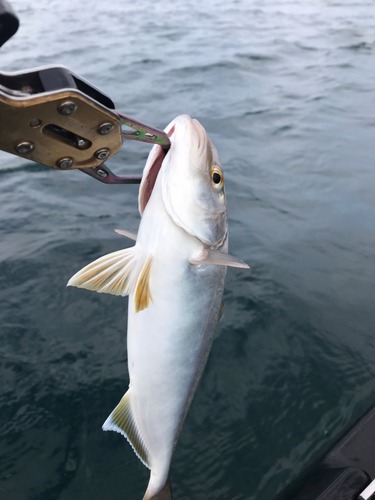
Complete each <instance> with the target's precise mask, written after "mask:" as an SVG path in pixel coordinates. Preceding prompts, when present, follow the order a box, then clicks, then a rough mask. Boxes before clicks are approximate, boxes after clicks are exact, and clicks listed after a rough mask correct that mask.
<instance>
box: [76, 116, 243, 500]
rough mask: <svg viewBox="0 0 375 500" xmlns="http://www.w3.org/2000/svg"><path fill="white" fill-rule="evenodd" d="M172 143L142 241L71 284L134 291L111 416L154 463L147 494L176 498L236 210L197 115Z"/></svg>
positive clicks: (173, 126)
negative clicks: (188, 420) (178, 452)
mask: <svg viewBox="0 0 375 500" xmlns="http://www.w3.org/2000/svg"><path fill="white" fill-rule="evenodd" d="M165 132H166V133H167V134H168V136H169V138H170V141H171V146H170V149H169V150H168V152H167V153H165V151H164V150H163V149H162V148H161V147H160V146H158V145H155V146H153V148H152V149H151V151H150V154H149V156H148V159H147V162H146V165H145V168H144V171H143V176H142V181H141V184H140V188H139V197H138V203H139V211H140V214H141V221H140V225H139V230H138V233H137V234H133V233H130V232H128V231H124V230H117V232H118V233H119V234H121V235H123V236H126V237H128V238H130V239H132V240H135V245H134V246H133V247H130V248H126V249H123V250H119V251H116V252H113V253H110V254H108V255H105V256H103V257H100V258H99V259H97V260H96V261H94V262H93V263H91V264H89V265H87V266H86V267H84V268H83V269H82V270H81V271H79V272H78V273H76V274H75V275H74V276H73V277H72V278H71V279H70V280H69V282H68V285H69V286H76V287H80V288H86V289H88V290H94V291H96V292H99V293H109V294H114V295H120V296H125V295H128V296H129V302H128V330H127V352H128V370H129V379H130V383H129V388H128V390H127V392H126V393H125V394H124V396H123V397H122V399H121V400H120V402H119V404H118V405H117V406H116V408H115V409H114V410H113V411H112V413H111V414H110V415H109V417H108V418H107V420H106V421H105V422H104V424H103V430H105V431H109V430H111V431H115V432H119V433H120V434H122V435H123V436H124V437H125V438H126V439H127V440H128V442H129V443H130V445H131V446H132V448H133V450H134V452H135V453H136V455H137V456H138V458H139V459H140V460H141V461H142V462H143V464H144V465H145V466H146V467H148V468H149V469H150V479H149V483H148V486H147V489H146V492H145V495H144V497H143V500H171V499H172V491H171V485H170V479H169V469H170V464H171V460H172V455H173V452H174V450H175V447H176V444H177V440H178V437H179V434H180V431H181V428H182V425H183V423H184V420H185V417H186V414H187V412H188V409H189V407H190V404H191V402H192V399H193V396H194V393H195V391H196V389H197V385H198V382H199V380H200V379H201V376H202V373H203V370H204V367H205V365H206V362H207V358H208V355H209V352H210V349H211V345H212V341H213V338H214V333H215V328H216V324H217V322H218V321H219V319H220V317H221V316H222V314H223V306H222V300H223V290H224V280H225V275H226V270H227V267H228V266H231V267H238V268H249V266H248V265H247V264H245V263H244V262H242V261H241V260H239V259H237V258H236V257H233V256H231V255H229V254H228V218H227V208H226V197H225V190H224V176H223V169H222V166H221V162H220V158H219V154H218V152H217V150H216V148H215V146H214V145H213V144H212V142H211V140H210V139H209V137H208V135H207V133H206V131H205V129H204V128H203V126H202V125H201V124H200V123H199V122H198V121H197V120H195V119H192V118H190V117H189V116H188V115H180V116H178V117H177V118H175V119H174V120H173V121H172V122H171V123H170V124H169V125H168V126H167V127H166V129H165Z"/></svg>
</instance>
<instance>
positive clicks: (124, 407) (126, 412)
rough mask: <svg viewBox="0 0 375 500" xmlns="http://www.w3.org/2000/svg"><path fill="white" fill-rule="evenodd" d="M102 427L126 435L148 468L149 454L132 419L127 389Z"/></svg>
mask: <svg viewBox="0 0 375 500" xmlns="http://www.w3.org/2000/svg"><path fill="white" fill-rule="evenodd" d="M102 429H103V431H115V432H119V433H120V434H122V435H123V436H124V437H126V439H127V440H128V442H129V444H130V446H131V447H132V448H133V450H134V452H135V454H136V455H137V457H138V458H139V460H140V461H141V462H142V463H143V464H144V465H145V466H146V467H148V468H149V469H150V465H149V454H148V451H147V448H146V445H145V443H144V442H143V439H142V436H141V434H140V432H139V430H138V428H137V425H136V423H135V420H134V415H133V412H132V408H131V404H130V397H129V391H128V392H126V393H125V395H124V396H123V398H122V399H121V401H120V402H119V404H118V405H117V406H116V408H115V409H114V410H113V412H112V413H111V414H110V415H109V417H108V418H107V420H106V421H105V422H104V424H103V426H102Z"/></svg>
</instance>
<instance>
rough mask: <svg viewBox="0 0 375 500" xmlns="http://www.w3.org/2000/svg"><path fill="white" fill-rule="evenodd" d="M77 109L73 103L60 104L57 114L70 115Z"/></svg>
mask: <svg viewBox="0 0 375 500" xmlns="http://www.w3.org/2000/svg"><path fill="white" fill-rule="evenodd" d="M76 109H77V105H76V104H74V102H71V101H67V102H64V103H63V104H61V106H60V107H59V112H60V113H61V114H62V115H64V116H70V115H72V114H73V113H74V112H75V111H76Z"/></svg>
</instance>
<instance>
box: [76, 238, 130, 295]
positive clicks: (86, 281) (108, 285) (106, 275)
mask: <svg viewBox="0 0 375 500" xmlns="http://www.w3.org/2000/svg"><path fill="white" fill-rule="evenodd" d="M134 248H135V247H132V248H126V249H125V250H119V251H118V252H113V253H110V254H108V255H104V257H100V259H97V260H95V261H94V262H92V263H91V264H89V265H88V266H86V267H84V268H83V269H81V270H80V271H78V273H76V274H75V275H74V276H73V277H72V278H70V280H69V281H68V285H67V286H77V287H78V288H86V289H87V290H94V291H95V292H99V293H110V294H112V295H121V296H125V295H128V294H129V293H130V289H131V284H132V283H131V280H130V273H131V272H132V270H133V268H134V265H135V262H136V259H135V250H134ZM133 281H134V280H133Z"/></svg>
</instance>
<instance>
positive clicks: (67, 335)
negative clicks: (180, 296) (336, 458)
mask: <svg viewBox="0 0 375 500" xmlns="http://www.w3.org/2000/svg"><path fill="white" fill-rule="evenodd" d="M13 6H14V8H15V10H16V11H17V13H18V15H19V17H20V20H21V28H20V30H19V32H18V34H17V35H16V36H15V37H14V38H13V39H12V40H11V41H10V42H8V43H7V44H6V45H5V46H4V47H3V48H2V49H1V50H0V68H1V70H4V71H15V70H21V69H26V68H30V67H35V66H41V65H46V64H64V65H66V66H68V67H69V68H70V69H72V70H73V71H75V72H77V73H78V74H80V75H81V76H83V77H84V78H86V79H88V80H89V81H91V82H92V83H93V84H95V85H96V86H98V87H100V88H101V89H102V90H103V91H105V92H106V93H107V94H109V95H110V96H111V97H112V99H113V100H114V101H115V103H116V106H117V108H118V109H119V110H122V111H124V112H126V113H128V114H130V115H133V116H136V117H137V118H139V119H141V120H143V121H145V122H148V123H151V124H153V125H155V126H157V127H161V128H164V127H165V126H166V125H167V124H168V123H169V121H170V120H171V119H173V118H174V117H175V116H176V115H178V114H181V113H187V114H189V115H191V116H193V117H195V118H197V119H198V120H200V121H201V123H202V124H203V125H204V126H205V128H206V129H207V131H208V133H209V135H210V137H211V139H212V141H213V142H214V144H216V146H217V148H218V149H219V153H220V155H221V158H222V163H223V166H224V169H225V170H224V171H225V177H226V191H227V200H228V214H229V229H230V252H231V253H232V254H235V255H236V256H238V257H239V258H241V259H243V260H244V261H246V262H248V263H249V264H250V266H251V270H250V271H249V272H245V271H243V270H236V269H229V271H228V275H227V282H226V289H225V296H224V303H225V311H226V314H225V317H224V319H223V321H222V322H221V323H220V324H219V326H218V329H217V336H216V340H215V342H214V345H213V348H212V352H211V355H210V358H209V361H208V365H207V368H206V371H205V373H204V376H203V379H202V382H201V384H200V386H199V389H198V391H197V394H196V397H195V399H194V402H193V405H192V407H191V410H190V412H189V414H188V416H187V419H186V423H185V425H184V428H183V431H182V434H181V437H180V440H179V444H178V446H177V449H176V452H175V456H174V459H173V462H172V470H171V474H172V483H173V489H174V496H175V499H176V500H182V499H191V500H195V499H197V500H198V499H200V500H203V499H207V498H210V499H218V500H242V499H256V500H266V499H267V500H268V499H270V498H272V497H273V496H274V495H275V494H276V493H277V492H278V491H279V490H280V489H281V488H282V487H283V486H285V485H286V484H287V483H288V482H289V481H290V480H292V479H293V478H295V477H296V476H297V475H298V473H299V472H300V471H301V470H302V469H303V468H304V467H305V466H307V465H308V464H310V463H311V462H312V461H313V460H315V459H316V458H317V457H318V456H319V455H320V454H321V453H323V452H324V451H325V450H326V449H327V448H328V447H329V446H330V445H331V444H332V443H333V442H334V441H335V439H336V438H337V437H338V436H339V435H340V433H342V432H343V430H344V429H345V428H346V427H347V426H348V425H349V424H351V423H352V422H353V421H354V420H355V419H356V418H357V417H359V416H360V415H361V414H362V413H363V411H365V410H366V409H367V408H368V407H370V406H371V405H372V404H373V403H374V402H375V379H374V375H375V373H374V372H375V368H374V367H375V362H374V361H375V332H374V324H375V307H374V280H375V265H374V254H375V251H374V244H375V235H374V230H375V195H374V193H375V176H374V159H375V140H374V136H375V57H374V56H375V11H374V5H373V2H365V1H362V0H360V1H353V2H344V1H343V0H341V1H329V0H325V1H323V0H320V1H319V0H318V1H316V2H297V1H289V2H288V1H286V0H278V1H277V0H274V1H272V0H264V1H261V0H254V1H253V2H250V1H245V0H239V1H233V2H230V1H223V0H217V1H214V0H212V1H211V0H209V1H207V2H200V1H197V0H187V1H184V2H180V3H178V2H168V1H164V0H163V1H158V2H151V1H149V0H139V1H138V2H127V1H123V0H121V1H120V0H117V1H112V2H97V1H96V0H86V1H85V2H82V3H80V4H77V3H76V2H73V1H72V0H67V1H65V2H58V1H54V0H52V1H51V0H49V1H47V0H40V1H39V2H32V1H31V0H18V1H14V2H13ZM148 151H149V146H147V145H142V144H128V143H127V144H125V145H124V147H123V150H122V151H121V152H120V153H119V154H118V155H116V157H115V158H114V159H113V160H112V161H111V164H110V165H111V166H112V167H113V169H114V170H115V171H116V172H117V173H130V174H135V173H139V172H140V171H141V170H142V168H143V165H144V163H145V160H146V157H147V154H148ZM137 191H138V188H137V186H128V187H125V186H106V185H104V184H100V183H99V182H97V181H95V180H93V179H91V178H89V177H88V176H85V175H83V174H82V173H81V172H58V171H55V170H52V169H48V168H47V167H43V166H40V165H35V164H32V163H27V162H26V161H23V160H21V159H19V158H17V157H14V156H10V155H6V154H5V153H2V154H1V155H0V304H1V307H0V328H1V330H0V331H1V333H0V335H1V343H0V380H1V386H0V388H1V393H0V453H1V459H0V479H1V481H0V497H1V498H4V499H5V498H6V499H7V500H21V499H30V500H31V499H32V500H51V499H53V500H55V499H56V500H57V499H58V500H68V499H74V500H76V499H80V500H85V499H87V500H88V499H90V500H108V499H111V500H120V499H134V500H136V499H141V498H142V495H143V492H144V491H145V488H146V484H147V480H148V472H147V470H146V469H145V468H144V467H143V466H142V464H141V463H140V462H139V461H138V460H137V458H136V457H135V456H134V454H133V452H132V450H131V448H130V446H128V445H127V443H126V442H125V440H124V439H123V438H122V437H121V436H120V435H118V434H116V433H104V432H102V430H101V425H102V423H103V421H104V420H105V419H106V417H107V416H108V414H109V413H110V411H111V410H112V409H113V407H114V406H115V405H116V404H117V402H118V400H119V398H120V397H121V396H122V394H123V393H124V391H125V389H126V387H127V384H128V375H127V368H126V360H127V356H126V320H127V312H126V299H122V298H117V297H113V296H105V295H99V294H95V293H92V292H88V291H85V290H78V289H72V288H66V287H65V284H66V282H67V281H68V279H69V278H70V277H71V276H72V274H74V272H76V271H77V270H78V269H80V268H81V267H82V266H84V265H85V264H87V263H89V262H91V261H92V260H94V259H95V258H97V257H99V256H100V255H102V254H105V253H108V252H111V251H115V250H118V249H120V248H122V247H123V246H124V244H127V242H125V240H124V239H123V238H121V237H120V236H118V235H116V234H115V233H114V231H113V230H114V229H115V228H124V229H128V230H136V229H137V227H138V224H139V214H138V209H137V194H138V193H137Z"/></svg>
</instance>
